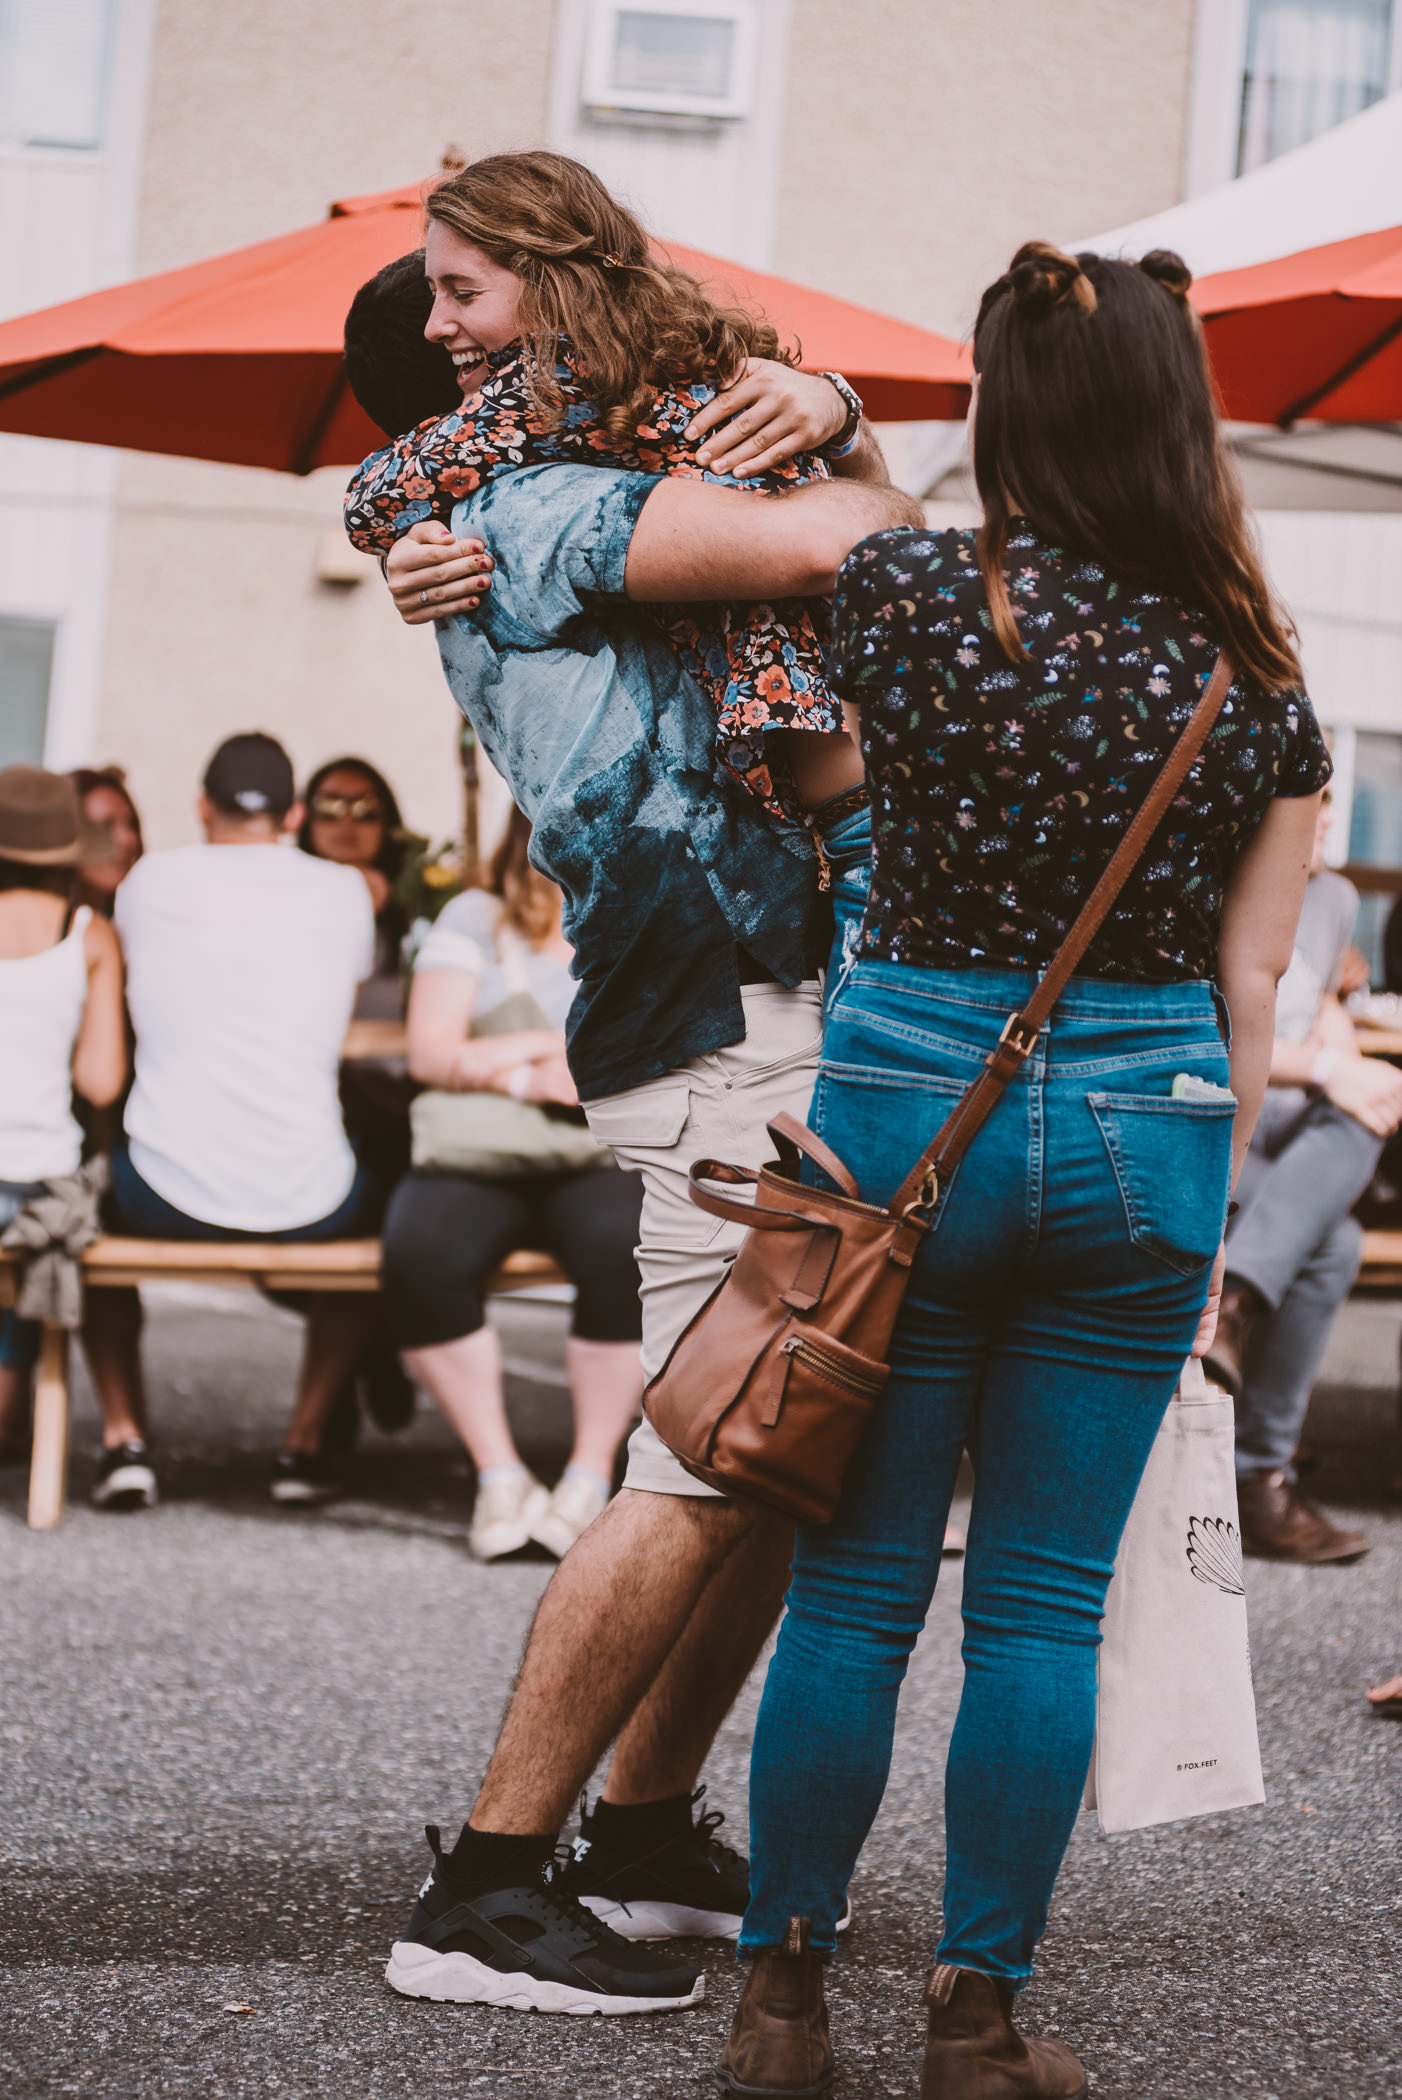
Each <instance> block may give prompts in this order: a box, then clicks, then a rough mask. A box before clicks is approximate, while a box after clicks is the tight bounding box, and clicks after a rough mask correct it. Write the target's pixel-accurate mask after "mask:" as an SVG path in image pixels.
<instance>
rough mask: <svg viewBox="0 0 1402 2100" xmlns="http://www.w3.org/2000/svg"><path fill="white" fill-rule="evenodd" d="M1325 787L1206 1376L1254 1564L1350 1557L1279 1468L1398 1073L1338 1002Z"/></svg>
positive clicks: (1351, 1274) (1287, 1455)
mask: <svg viewBox="0 0 1402 2100" xmlns="http://www.w3.org/2000/svg"><path fill="white" fill-rule="evenodd" d="M1329 801H1330V797H1329V790H1328V789H1327V788H1326V790H1325V793H1324V801H1323V804H1322V806H1321V809H1320V817H1319V829H1318V831H1317V833H1316V835H1315V844H1314V859H1313V862H1312V864H1311V871H1310V882H1309V887H1308V889H1307V890H1306V891H1305V902H1304V907H1303V909H1302V911H1301V913H1300V926H1299V931H1298V933H1297V935H1296V937H1295V952H1294V955H1293V957H1292V959H1291V963H1290V967H1289V969H1288V970H1287V971H1286V973H1285V975H1284V976H1283V977H1282V978H1281V980H1280V989H1279V993H1278V995H1277V999H1276V1016H1275V1031H1276V1032H1275V1043H1274V1046H1273V1049H1272V1053H1271V1074H1270V1086H1269V1088H1268V1090H1267V1093H1266V1099H1265V1103H1264V1105H1263V1107H1262V1109H1261V1117H1260V1121H1259V1122H1258V1123H1257V1125H1256V1133H1255V1136H1254V1137H1253V1138H1252V1140H1251V1149H1250V1151H1249V1152H1248V1153H1247V1155H1246V1163H1245V1165H1244V1166H1243V1168H1242V1171H1241V1179H1240V1181H1239V1182H1238V1184H1237V1191H1236V1193H1237V1202H1238V1204H1239V1205H1240V1208H1239V1209H1238V1211H1237V1214H1236V1216H1235V1217H1234V1218H1232V1219H1231V1221H1230V1223H1229V1224H1228V1226H1227V1274H1226V1281H1225V1283H1224V1286H1223V1290H1222V1307H1221V1312H1220V1314H1219V1315H1218V1321H1217V1337H1216V1340H1215V1341H1214V1343H1213V1345H1212V1347H1211V1349H1210V1350H1209V1351H1208V1355H1207V1369H1208V1375H1209V1376H1210V1377H1213V1378H1216V1379H1217V1380H1218V1381H1219V1382H1220V1383H1221V1384H1222V1385H1224V1386H1226V1387H1227V1388H1228V1390H1229V1391H1230V1392H1232V1393H1234V1394H1235V1395H1236V1403H1237V1444H1236V1451H1237V1458H1236V1463H1237V1495H1238V1500H1239V1503H1240V1507H1241V1535H1242V1544H1243V1546H1244V1547H1245V1549H1246V1551H1247V1552H1248V1553H1253V1554H1257V1555H1259V1556H1261V1557H1262V1558H1265V1559H1271V1560H1292V1561H1301V1562H1321V1561H1341V1560H1357V1559H1358V1558H1359V1556H1360V1555H1361V1554H1364V1553H1366V1552H1367V1551H1368V1541H1367V1539H1366V1538H1365V1537H1364V1536H1363V1534H1362V1533H1361V1532H1357V1531H1341V1530H1339V1529H1338V1528H1337V1527H1336V1526H1335V1525H1333V1524H1331V1523H1330V1521H1329V1519H1328V1518H1327V1517H1326V1516H1325V1515H1324V1514H1323V1512H1322V1511H1320V1510H1318V1509H1316V1508H1315V1507H1314V1505H1313V1504H1312V1503H1310V1502H1307V1501H1306V1500H1305V1498H1304V1496H1303V1495H1301V1493H1300V1491H1299V1488H1298V1487H1297V1485H1296V1481H1295V1472H1294V1466H1293V1464H1292V1459H1293V1455H1294V1452H1295V1449H1296V1446H1297V1445H1298V1443H1299V1440H1300V1432H1301V1430H1302V1429H1303V1427H1304V1420H1305V1410H1306V1408H1307V1407H1308V1406H1309V1397H1310V1390H1311V1387H1312V1386H1313V1384H1314V1380H1315V1374H1316V1373H1317V1371H1318V1369H1319V1364H1320V1359H1321V1358H1322V1357H1323V1354H1324V1345H1325V1343H1326V1342H1327V1341H1328V1339H1329V1330H1330V1328H1331V1327H1332V1326H1333V1324H1334V1315H1335V1313H1336V1312H1337V1311H1338V1309H1339V1307H1340V1306H1341V1305H1342V1304H1343V1302H1344V1300H1345V1298H1347V1296H1348V1294H1349V1291H1350V1290H1351V1289H1352V1287H1353V1282H1354V1279H1355V1277H1356V1276H1357V1274H1358V1265H1359V1261H1360V1259H1361V1257H1362V1252H1363V1233H1362V1228H1361V1227H1360V1226H1359V1223H1358V1221H1357V1219H1356V1218H1354V1217H1352V1216H1351V1215H1350V1213H1351V1212H1352V1209H1353V1206H1354V1204H1355V1203H1356V1202H1357V1201H1358V1198H1359V1197H1360V1196H1361V1195H1362V1193H1363V1191H1364V1189H1365V1188H1366V1187H1367V1186H1368V1183H1369V1182H1370V1181H1371V1179H1372V1177H1373V1169H1374V1168H1375V1167H1376V1165H1377V1163H1378V1156H1379V1154H1380V1153H1381V1151H1382V1148H1383V1144H1384V1141H1385V1140H1386V1139H1387V1138H1389V1137H1390V1136H1391V1135H1392V1133H1393V1132H1394V1131H1395V1130H1396V1129H1397V1128H1398V1125H1399V1124H1402V1072H1397V1071H1395V1070H1394V1069H1393V1068H1392V1066H1390V1065H1388V1064H1385V1063H1383V1062H1382V1060H1381V1059H1377V1058H1369V1057H1364V1056H1363V1055H1362V1054H1361V1052H1360V1050H1359V1047H1358V1042H1357V1038H1356V1037H1355V1034H1354V1028H1353V1023H1352V1021H1351V1020H1350V1019H1349V1017H1348V1015H1347V1014H1346V1013H1345V1012H1344V1010H1343V1007H1342V1006H1341V1005H1340V1004H1339V999H1338V984H1339V976H1340V971H1341V970H1342V968H1343V964H1344V960H1345V957H1346V955H1347V953H1348V949H1349V943H1350V941H1351V940H1352V939H1353V928H1354V922H1355V920H1356V918H1357V916H1358V892H1357V891H1356V890H1355V889H1354V887H1353V884H1352V883H1351V882H1349V881H1347V880H1346V879H1345V877H1344V876H1342V875H1336V874H1334V873H1333V872H1332V871H1331V870H1330V869H1328V868H1326V867H1325V865H1324V842H1325V839H1326V838H1327V836H1328V831H1329V823H1330V816H1331V811H1330V807H1329Z"/></svg>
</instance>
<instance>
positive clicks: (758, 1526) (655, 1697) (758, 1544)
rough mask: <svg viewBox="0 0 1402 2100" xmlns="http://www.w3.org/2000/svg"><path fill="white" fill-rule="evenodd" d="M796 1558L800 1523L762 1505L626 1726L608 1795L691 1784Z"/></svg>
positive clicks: (652, 1793) (616, 1797) (666, 1791)
mask: <svg viewBox="0 0 1402 2100" xmlns="http://www.w3.org/2000/svg"><path fill="white" fill-rule="evenodd" d="M792 1558H793V1526H792V1524H786V1523H785V1522H784V1521H783V1519H782V1518H780V1517H769V1516H766V1515H764V1514H763V1513H760V1514H759V1515H758V1517H757V1519H756V1521H755V1523H754V1524H753V1525H752V1526H751V1528H750V1530H749V1531H748V1532H746V1533H745V1535H744V1537H743V1538H741V1539H740V1540H739V1541H738V1542H737V1544H736V1546H735V1549H734V1551H733V1552H732V1553H731V1554H730V1556H729V1557H728V1559H726V1560H725V1561H724V1562H722V1564H721V1566H720V1567H719V1568H718V1569H717V1570H716V1572H715V1574H714V1575H713V1576H712V1577H711V1580H710V1581H709V1582H708V1583H707V1585H706V1587H705V1589H704V1590H703V1591H702V1592H701V1595H700V1596H699V1597H698V1598H697V1600H696V1605H695V1608H694V1609H693V1611H692V1614H691V1617H690V1618H689V1619H688V1620H687V1622H686V1625H685V1627H684V1629H683V1630H682V1633H681V1635H680V1638H679V1639H678V1640H677V1641H676V1643H675V1645H674V1646H673V1648H672V1651H671V1653H670V1654H669V1655H668V1657H667V1659H666V1661H665V1662H664V1663H663V1665H662V1668H661V1669H660V1670H659V1671H658V1673H657V1676H656V1677H655V1679H654V1680H653V1682H652V1684H651V1685H650V1686H649V1688H648V1690H647V1691H646V1692H645V1693H644V1695H643V1697H642V1700H641V1702H640V1703H639V1705H638V1707H637V1709H636V1711H635V1712H634V1713H633V1715H632V1717H631V1719H630V1720H629V1721H628V1722H627V1723H626V1725H625V1726H624V1728H623V1730H622V1732H621V1734H620V1735H619V1738H618V1744H617V1747H616V1748H615V1750H614V1753H613V1763H612V1765H611V1766H610V1767H609V1776H608V1783H607V1785H606V1786H605V1788H604V1799H605V1800H606V1801H612V1802H616V1803H617V1804H618V1805H619V1806H620V1807H622V1806H624V1805H626V1804H627V1803H629V1802H638V1801H665V1800H666V1799H668V1798H669V1796H671V1795H674V1794H689V1793H690V1792H691V1789H692V1788H693V1787H694V1786H695V1784H696V1781H697V1777H698V1775H699V1773H700V1770H701V1767H702V1765H703V1764H704V1763H705V1761H706V1758H707V1756H708V1755H709V1752H710V1748H711V1744H712V1743H713V1742H714V1740H715V1735H716V1730H717V1729H718V1728H719V1727H720V1724H721V1722H722V1721H723V1720H724V1719H725V1717H726V1715H727V1714H728V1713H729V1711H730V1709H731V1707H732V1706H733V1705H734V1704H735V1701H736V1699H737V1697H738V1696H739V1693H740V1689H741V1687H742V1686H743V1684H744V1682H745V1679H746V1678H747V1677H748V1676H749V1674H750V1671H751V1670H752V1669H753V1668H754V1666H755V1663H756V1661H757V1660H758V1658H759V1654H760V1650H761V1649H762V1648H763V1646H764V1644H765V1641H766V1640H767V1639H768V1638H769V1635H770V1633H771V1632H772V1631H773V1629H774V1623H775V1621H776V1619H777V1618H778V1616H779V1612H780V1609H781V1607H782V1605H783V1602H784V1592H785V1591H786V1590H787V1588H788V1586H789V1563H790V1561H791V1560H792Z"/></svg>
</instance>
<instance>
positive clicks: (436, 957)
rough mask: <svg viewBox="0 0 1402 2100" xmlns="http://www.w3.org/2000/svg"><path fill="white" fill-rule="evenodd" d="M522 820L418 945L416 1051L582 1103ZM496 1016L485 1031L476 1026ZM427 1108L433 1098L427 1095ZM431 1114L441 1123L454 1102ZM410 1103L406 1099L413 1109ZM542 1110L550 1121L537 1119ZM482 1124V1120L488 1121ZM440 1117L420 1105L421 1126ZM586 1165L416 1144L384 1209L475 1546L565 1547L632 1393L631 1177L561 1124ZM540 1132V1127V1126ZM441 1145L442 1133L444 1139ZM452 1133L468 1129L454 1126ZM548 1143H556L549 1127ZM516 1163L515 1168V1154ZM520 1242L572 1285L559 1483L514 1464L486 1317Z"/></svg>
mask: <svg viewBox="0 0 1402 2100" xmlns="http://www.w3.org/2000/svg"><path fill="white" fill-rule="evenodd" d="M530 835H531V827H530V823H529V821H528V820H527V818H526V817H524V816H523V815H522V814H521V812H520V810H514V811H513V812H512V816H511V821H510V823H509V825H508V827H507V832H506V837H505V838H504V839H503V841H502V844H501V846H500V847H499V848H498V850H497V853H496V855H495V857H494V859H493V861H492V867H491V873H490V876H489V878H488V884H487V887H486V888H485V889H480V890H477V889H474V890H467V891H465V892H464V893H463V895H462V896H460V897H455V898H454V899H453V900H452V902H451V903H450V904H448V905H446V906H445V908H444V909H443V911H442V912H441V913H440V914H439V916H438V918H437V919H436V920H435V921H434V924H433V928H432V930H431V931H430V933H429V934H428V936H427V938H426V939H425V941H424V944H423V946H422V947H421V948H420V950H419V954H418V959H417V962H416V964H415V968H414V981H413V988H412V990H411V992H410V996H409V1063H410V1069H411V1070H412V1072H413V1073H414V1076H415V1077H416V1078H417V1079H422V1080H424V1081H425V1082H426V1083H427V1084H428V1085H429V1086H430V1087H431V1088H434V1089H437V1090H438V1093H439V1097H440V1099H441V1097H442V1096H443V1095H445V1094H467V1095H471V1094H477V1095H488V1096H497V1097H501V1096H506V1097H509V1098H513V1099H515V1100H518V1101H525V1102H535V1103H542V1102H553V1103H556V1104H558V1105H560V1106H563V1107H566V1108H568V1107H573V1106H575V1105H576V1104H577V1102H578V1099H579V1097H578V1095H577V1094H576V1092H575V1089H574V1084H573V1081H572V1080H571V1079H570V1076H569V1071H568V1069H567V1067H566V1064H565V1038H564V1024H565V1016H566V1014H567V1013H568V1011H569V1007H570V1001H571V999H572V998H573V996H574V981H573V979H572V978H571V976H570V961H571V956H572V951H571V949H570V946H569V943H568V942H567V941H566V939H565V937H564V934H563V933H562V931H561V927H560V914H561V897H560V892H559V890H558V889H557V888H556V887H555V885H554V883H553V882H549V881H547V879H546V878H545V876H543V875H541V874H540V873H539V872H538V871H537V870H536V869H535V868H533V867H532V866H531V865H530V862H529V861H528V860H527V858H526V849H527V845H528V842H529V840H530ZM493 1018H495V1021H496V1032H493V1033H490V1034H487V1033H483V1034H479V1035H473V1033H472V1029H473V1027H474V1024H477V1025H480V1024H482V1023H484V1022H485V1023H487V1024H488V1025H489V1026H490V1025H491V1023H492V1021H493ZM425 1106H426V1107H429V1108H432V1106H433V1101H432V1099H431V1097H426V1098H425ZM447 1106H448V1108H449V1112H450V1113H449V1116H448V1118H446V1119H444V1122H443V1124H442V1126H441V1127H442V1128H443V1129H444V1131H445V1134H446V1135H447V1136H451V1134H452V1128H453V1120H452V1115H451V1110H452V1104H451V1102H449V1103H448V1104H447ZM418 1115H419V1111H418V1110H416V1117H418ZM540 1120H541V1121H542V1123H543V1119H540ZM487 1127H488V1129H489V1127H490V1119H488V1122H487ZM432 1128H433V1125H432V1124H431V1123H430V1122H429V1121H428V1120H427V1119H426V1118H425V1119H423V1120H416V1125H415V1129H416V1138H417V1139H419V1140H427V1139H429V1137H430V1134H431V1131H432ZM561 1131H562V1133H564V1134H569V1133H570V1132H572V1131H573V1134H574V1136H575V1138H576V1140H577V1141H578V1142H577V1144H576V1148H575V1149H576V1150H577V1151H579V1152H580V1154H581V1161H580V1164H578V1165H577V1166H574V1167H570V1166H568V1165H565V1164H563V1163H562V1161H561V1160H559V1159H556V1160H546V1159H542V1160H541V1162H540V1165H539V1168H538V1169H536V1170H532V1169H531V1168H530V1167H529V1166H526V1167H524V1169H523V1166H522V1162H521V1161H519V1160H518V1161H515V1162H512V1163H509V1164H508V1162H506V1161H505V1160H503V1162H502V1167H503V1170H504V1171H500V1172H491V1171H489V1170H487V1169H489V1166H490V1162H489V1160H484V1161H483V1167H484V1171H481V1172H472V1173H466V1172H456V1171H453V1170H452V1169H451V1167H450V1166H449V1165H448V1164H447V1160H446V1154H445V1156H444V1159H443V1160H442V1161H441V1162H438V1163H434V1162H432V1161H431V1160H429V1159H425V1158H424V1156H423V1153H424V1145H423V1142H416V1146H415V1154H416V1159H417V1160H418V1161H419V1162H420V1164H421V1165H422V1166H423V1168H424V1171H420V1172H415V1173H412V1174H410V1175H409V1176H408V1177H407V1178H406V1179H405V1180H404V1181H401V1182H400V1184H399V1186H398V1188H397V1189H396V1190H395V1192H394V1195H393V1196H392V1197H391V1199H390V1205H389V1209H388V1212H387V1213H386V1216H385V1252H384V1294H385V1306H386V1310H387V1313H388V1316H389V1323H390V1331H391V1333H392V1334H393V1336H394V1339H395V1340H396V1341H397V1342H398V1343H399V1345H400V1347H401V1348H402V1349H403V1351H404V1357H405V1362H406V1363H407V1365H408V1367H409V1369H410V1370H411V1371H412V1372H413V1374H414V1376H415V1377H416V1378H417V1379H418V1380H419V1381H420V1383H421V1384H423V1385H424V1386H426V1387H427V1389H428V1391H429V1392H430V1393H431V1394H432V1395H433V1398H434V1399H435V1400H436V1401H437V1403H438V1405H439V1407H440V1408H441V1409H442V1410H443V1413H444V1414H445V1415H446V1416H447V1418H448V1420H449V1421H450V1422H451V1423H452V1425H453V1427H454V1429H456V1431H457V1432H458V1435H459V1436H460V1437H461V1438H462V1440H463V1442H464V1443H465V1444H466V1446H467V1448H468V1451H469V1452H470V1453H471V1455H472V1459H473V1461H474V1463H475V1465H476V1467H477V1477H478V1488H477V1502H476V1506H475V1508H474V1510H473V1513H472V1531H471V1538H470V1543H471V1545H472V1549H473V1551H474V1552H475V1553H476V1554H477V1556H478V1558H479V1559H481V1560H496V1559H499V1558H500V1557H501V1555H502V1554H504V1553H514V1552H516V1551H517V1550H518V1549H519V1548H520V1547H522V1546H524V1545H525V1544H526V1542H527V1541H528V1540H532V1539H533V1540H535V1541H536V1543H537V1544H539V1545H542V1546H544V1547H546V1549H547V1550H548V1551H549V1552H551V1553H554V1554H564V1553H565V1552H566V1551H567V1550H568V1549H569V1547H571V1546H572V1545H573V1544H574V1542H575V1540H576V1539H577V1538H578V1537H579V1536H580V1534H581V1532H583V1531H585V1530H587V1528H588V1526H589V1525H590V1524H592V1523H593V1521H594V1519H595V1517H596V1516H598V1514H599V1512H600V1510H601V1509H602V1508H603V1507H604V1504H605V1503H606V1502H607V1501H608V1498H609V1492H610V1488H611V1485H612V1476H613V1467H614V1459H615V1457H616V1455H617V1451H618V1446H619V1444H620V1443H621V1442H622V1441H623V1438H624V1437H625V1435H626V1434H627V1432H628V1430H629V1428H630V1427H631V1426H632V1423H633V1421H634V1419H635V1418H636V1416H637V1414H638V1411H639V1407H640V1404H641V1401H642V1390H643V1376H642V1368H641V1364H640V1361H639V1353H638V1352H639V1343H640V1340H641V1336H642V1315H641V1311H640V1308H639V1305H638V1269H637V1263H636V1262H635V1260H634V1258H633V1248H634V1245H635V1244H636V1241H637V1238H638V1217H639V1212H640V1210H641V1207H642V1181H641V1178H640V1177H639V1176H638V1175H636V1174H626V1173H623V1172H621V1171H620V1170H619V1169H618V1168H616V1167H613V1166H611V1165H610V1164H608V1155H607V1154H598V1153H596V1152H594V1151H593V1149H592V1147H591V1146H590V1144H589V1140H588V1133H587V1131H586V1130H585V1129H584V1128H583V1125H582V1122H581V1124H580V1125H579V1126H573V1125H571V1124H570V1123H569V1122H567V1121H566V1122H563V1123H562V1124H561ZM543 1136H544V1138H545V1140H546V1142H547V1143H549V1142H550V1138H551V1132H550V1126H549V1125H548V1124H544V1127H543ZM440 1142H441V1141H440ZM459 1142H461V1140H459ZM556 1142H558V1140H556ZM513 1167H514V1171H512V1168H513ZM518 1247H539V1248H544V1249H545V1250H547V1251H548V1252H549V1253H551V1254H553V1255H554V1257H555V1259H556V1261H557V1262H558V1263H559V1264H560V1267H561V1268H562V1269H563V1270H564V1271H565V1274H566V1275H567V1276H568V1277H569V1278H570V1279H571V1281H572V1282H573V1283H574V1285H575V1304H574V1318H573V1321H572V1331H571V1334H570V1337H569V1340H568V1342H567V1343H566V1350H565V1355H566V1363H567V1365H568V1368H569V1376H570V1390H571V1392H572V1394H573V1397H574V1448H573V1451H572V1453H571V1455H570V1462H569V1464H568V1466H567V1467H566V1468H565V1472H564V1475H563V1477H562V1479H561V1481H560V1483H559V1485H558V1486H557V1487H556V1489H555V1491H554V1493H553V1494H547V1492H546V1490H545V1489H544V1487H542V1486H541V1484H540V1482H539V1481H538V1480H535V1479H533V1478H532V1476H531V1474H530V1473H529V1472H528V1471H527V1470H526V1468H525V1466H524V1465H523V1464H522V1463H521V1458H520V1454H519V1453H518V1451H517V1449H516V1446H515V1444H514V1443H513V1442H512V1437H511V1430H510V1428H509V1426H508V1424H507V1419H506V1409H505V1405H504V1402H503V1396H502V1363H501V1345H500V1343H499V1341H498V1339H497V1336H496V1334H495V1332H494V1331H493V1329H492V1328H490V1327H489V1326H487V1325H486V1324H485V1321H484V1317H483V1310H482V1296H481V1288H480V1285H481V1278H482V1277H483V1275H484V1274H485V1273H486V1271H487V1270H489V1269H491V1268H493V1267H495V1265H496V1264H497V1263H498V1262H499V1261H501V1259H502V1257H503V1256H504V1255H507V1254H510V1253H511V1252H512V1251H513V1250H514V1249H515V1248H518Z"/></svg>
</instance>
